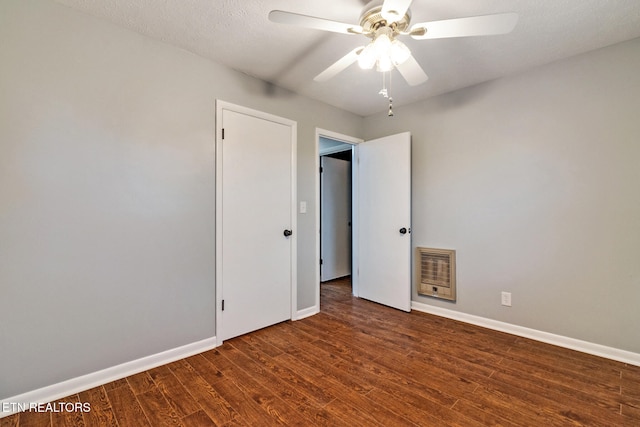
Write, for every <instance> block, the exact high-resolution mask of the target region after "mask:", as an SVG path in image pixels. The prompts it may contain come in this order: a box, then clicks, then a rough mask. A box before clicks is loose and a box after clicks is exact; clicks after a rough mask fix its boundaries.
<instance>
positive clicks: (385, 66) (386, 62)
mask: <svg viewBox="0 0 640 427" xmlns="http://www.w3.org/2000/svg"><path fill="white" fill-rule="evenodd" d="M376 70H377V71H380V72H381V73H384V72H387V71H391V70H393V62H392V61H391V58H390V57H389V56H388V55H382V56H380V57H379V58H378V66H377V67H376Z"/></svg>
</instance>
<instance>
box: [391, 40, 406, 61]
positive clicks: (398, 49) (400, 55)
mask: <svg viewBox="0 0 640 427" xmlns="http://www.w3.org/2000/svg"><path fill="white" fill-rule="evenodd" d="M410 56H411V51H410V50H409V48H408V47H407V45H406V44H404V43H402V42H401V41H399V40H394V41H393V42H391V46H389V57H390V58H391V62H392V63H393V65H400V64H403V63H404V62H406V60H407V59H409V57H410Z"/></svg>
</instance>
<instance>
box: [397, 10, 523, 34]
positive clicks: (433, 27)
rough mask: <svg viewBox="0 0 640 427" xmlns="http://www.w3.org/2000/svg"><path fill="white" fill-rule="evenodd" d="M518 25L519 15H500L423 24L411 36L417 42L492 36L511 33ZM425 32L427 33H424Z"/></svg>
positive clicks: (410, 32)
mask: <svg viewBox="0 0 640 427" xmlns="http://www.w3.org/2000/svg"><path fill="white" fill-rule="evenodd" d="M517 23H518V14H516V13H499V14H497V15H486V16H473V17H470V18H458V19H447V20H444V21H432V22H423V23H420V24H415V25H414V26H412V27H411V30H410V31H409V34H411V37H413V38H414V39H416V40H425V39H441V38H447V37H469V36H490V35H495V34H507V33H510V32H511V31H512V30H513V29H514V28H515V26H516V24H517ZM423 30H426V31H425V32H424V33H422V31H423ZM421 33H422V34H421Z"/></svg>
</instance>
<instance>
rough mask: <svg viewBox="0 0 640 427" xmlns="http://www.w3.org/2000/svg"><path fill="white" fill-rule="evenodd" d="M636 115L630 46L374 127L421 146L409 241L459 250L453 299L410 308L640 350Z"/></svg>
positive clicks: (374, 133) (639, 65) (369, 133)
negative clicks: (506, 297)
mask: <svg viewBox="0 0 640 427" xmlns="http://www.w3.org/2000/svg"><path fill="white" fill-rule="evenodd" d="M427 84H428V83H427ZM639 111H640V39H635V40H632V41H629V42H626V43H622V44H619V45H615V46H612V47H609V48H605V49H602V50H599V51H596V52H592V53H588V54H584V55H581V56H578V57H574V58H571V59H568V60H564V61H560V62H557V63H553V64H550V65H548V66H544V67H541V68H538V69H535V70H533V71H530V72H527V73H525V74H522V75H518V76H515V77H510V78H505V79H500V80H497V81H494V82H491V83H486V84H482V85H479V86H475V87H472V88H468V89H465V90H460V91H458V92H455V93H451V94H448V95H443V96H439V97H437V98H434V99H431V100H428V101H427V102H423V103H419V104H414V105H411V106H406V107H398V108H395V117H393V118H387V117H385V116H384V115H383V114H381V115H376V116H371V117H368V118H366V119H365V127H364V129H366V132H365V133H366V134H365V138H367V139H369V138H373V137H378V136H382V135H388V134H392V133H395V132H401V131H405V130H409V131H411V133H412V135H413V227H412V230H413V242H414V244H415V245H416V246H427V247H436V248H447V249H456V251H457V274H458V276H457V277H458V281H457V289H458V300H457V302H456V303H448V302H444V301H441V300H436V299H432V298H428V297H420V296H418V295H417V294H416V293H415V286H414V295H413V299H414V300H416V301H419V302H422V303H426V304H431V305H434V306H438V307H444V308H448V309H451V310H456V311H460V312H464V313H468V314H473V315H478V316H482V317H486V318H490V319H496V320H499V321H503V322H507V323H512V324H516V325H521V326H525V327H529V328H533V329H537V330H541V331H546V332H551V333H555V334H559V335H563V336H567V337H571V338H576V339H580V340H585V341H589V342H593V343H597V344H602V345H606V346H610V347H614V348H618V349H623V350H628V351H632V352H636V353H638V352H640V339H638V325H640V310H638V303H639V302H640V262H639V259H640V189H639V188H640V187H639V184H640V160H639V159H640V120H639V119H638V112H639ZM501 291H509V292H511V293H512V296H513V306H512V307H511V308H508V307H503V306H501V305H500V292H501Z"/></svg>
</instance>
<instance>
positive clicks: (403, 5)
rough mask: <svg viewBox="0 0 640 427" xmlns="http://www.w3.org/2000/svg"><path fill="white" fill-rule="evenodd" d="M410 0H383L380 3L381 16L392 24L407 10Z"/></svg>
mask: <svg viewBox="0 0 640 427" xmlns="http://www.w3.org/2000/svg"><path fill="white" fill-rule="evenodd" d="M411 1H412V0H384V3H383V4H382V11H381V15H382V17H383V18H384V19H385V20H386V21H387V23H388V24H392V23H394V22H396V21H399V20H401V19H402V17H403V16H404V15H405V13H407V10H409V6H411Z"/></svg>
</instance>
